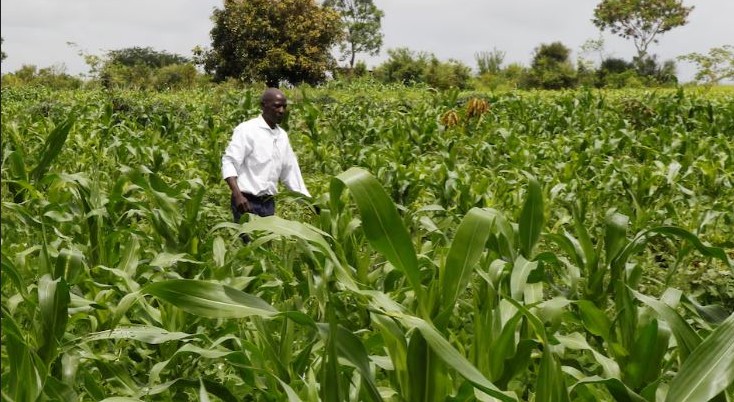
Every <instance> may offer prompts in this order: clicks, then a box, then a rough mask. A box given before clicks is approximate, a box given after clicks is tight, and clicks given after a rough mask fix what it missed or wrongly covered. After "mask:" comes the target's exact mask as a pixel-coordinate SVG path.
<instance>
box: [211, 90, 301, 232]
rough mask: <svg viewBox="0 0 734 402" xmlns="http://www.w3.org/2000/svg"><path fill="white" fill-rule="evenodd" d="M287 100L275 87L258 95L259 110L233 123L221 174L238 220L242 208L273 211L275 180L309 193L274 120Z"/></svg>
mask: <svg viewBox="0 0 734 402" xmlns="http://www.w3.org/2000/svg"><path fill="white" fill-rule="evenodd" d="M287 106H288V101H287V100H286V97H285V95H284V94H283V92H281V91H280V90H278V89H276V88H269V89H267V90H266V91H265V92H264V93H263V95H262V97H261V98H260V107H261V109H262V114H261V115H260V116H258V117H256V118H254V119H251V120H248V121H246V122H244V123H241V124H239V125H238V126H237V127H235V129H234V132H233V133H232V139H231V140H230V142H229V145H227V148H226V150H225V151H224V156H222V176H223V177H224V180H225V181H226V182H227V184H228V185H229V188H230V190H232V202H231V207H232V215H233V217H234V221H235V222H239V221H240V218H241V217H242V215H243V214H244V213H246V212H249V213H254V214H257V215H259V216H269V215H274V214H275V199H274V198H273V197H274V196H275V194H277V192H278V182H282V183H283V184H284V185H285V186H286V187H287V188H288V189H289V190H292V191H295V192H298V193H301V194H303V195H305V196H306V197H309V198H310V197H311V194H309V192H308V189H306V184H305V183H304V182H303V177H302V176H301V169H300V168H299V166H298V160H297V159H296V155H295V153H294V152H293V149H292V148H291V144H290V141H288V134H287V133H286V132H285V130H283V129H282V128H281V127H280V126H279V125H278V124H279V123H280V122H281V121H282V120H283V116H284V115H285V111H286V107H287Z"/></svg>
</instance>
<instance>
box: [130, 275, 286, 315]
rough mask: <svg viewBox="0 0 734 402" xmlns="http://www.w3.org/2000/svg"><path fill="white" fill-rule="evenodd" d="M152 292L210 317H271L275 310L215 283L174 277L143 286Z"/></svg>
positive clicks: (143, 290) (197, 313)
mask: <svg viewBox="0 0 734 402" xmlns="http://www.w3.org/2000/svg"><path fill="white" fill-rule="evenodd" d="M141 293H143V294H149V295H153V296H155V297H157V298H159V299H161V300H164V301H166V302H169V303H171V304H173V305H175V306H176V307H178V308H180V309H182V310H184V311H186V312H188V313H191V314H195V315H199V316H202V317H209V318H243V317H249V316H252V315H255V316H261V317H272V316H273V315H275V314H277V313H278V311H277V310H276V309H275V308H274V307H272V306H271V305H269V304H268V303H267V302H265V301H264V300H263V299H261V298H259V297H256V296H253V295H250V294H247V293H245V292H242V291H240V290H237V289H234V288H231V287H229V286H226V285H221V284H218V283H211V282H206V281H199V280H190V279H174V280H168V281H162V282H155V283H152V284H150V285H147V286H145V287H144V288H143V289H142V290H141Z"/></svg>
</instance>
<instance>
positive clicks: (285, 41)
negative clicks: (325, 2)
mask: <svg viewBox="0 0 734 402" xmlns="http://www.w3.org/2000/svg"><path fill="white" fill-rule="evenodd" d="M212 20H213V22H214V28H212V30H211V32H210V35H211V39H212V48H211V49H210V50H208V51H204V50H203V49H197V50H195V52H194V53H195V55H196V57H197V61H198V62H199V63H200V64H202V65H203V66H204V70H205V71H206V72H207V73H213V75H214V80H215V81H217V82H219V81H223V80H226V79H227V78H236V79H240V80H244V81H250V82H256V81H265V82H266V83H267V84H268V85H269V86H277V85H278V82H279V81H281V80H287V81H288V82H290V83H293V84H296V83H301V82H306V83H318V82H320V81H322V80H323V79H324V78H325V77H326V71H328V70H329V69H330V68H332V67H333V66H334V65H335V61H334V59H333V57H332V56H331V54H330V49H331V48H332V47H333V46H334V45H335V44H336V43H337V41H338V39H339V35H340V33H341V30H340V29H341V27H340V21H339V14H338V13H337V12H336V11H334V10H333V9H331V8H327V7H322V6H319V5H318V4H316V2H315V1H313V0H280V1H270V0H247V1H244V0H225V1H224V8H222V9H215V10H214V12H213V14H212Z"/></svg>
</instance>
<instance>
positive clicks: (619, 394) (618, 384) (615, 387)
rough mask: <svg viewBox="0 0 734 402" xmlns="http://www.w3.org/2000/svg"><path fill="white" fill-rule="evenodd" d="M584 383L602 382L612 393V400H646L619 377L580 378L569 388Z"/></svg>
mask: <svg viewBox="0 0 734 402" xmlns="http://www.w3.org/2000/svg"><path fill="white" fill-rule="evenodd" d="M584 384H603V385H604V386H605V387H606V388H607V390H608V391H609V393H610V394H612V397H614V400H615V401H618V402H647V400H646V399H645V398H643V397H642V396H640V395H639V394H637V393H636V392H635V391H633V390H631V389H630V388H629V387H628V386H627V385H625V383H623V382H622V380H620V379H619V378H601V377H599V376H591V377H587V378H582V379H581V380H579V381H578V382H576V383H574V384H573V385H572V386H571V388H570V390H571V391H572V390H573V389H574V388H576V387H577V386H579V385H584Z"/></svg>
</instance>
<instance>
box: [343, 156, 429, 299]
mask: <svg viewBox="0 0 734 402" xmlns="http://www.w3.org/2000/svg"><path fill="white" fill-rule="evenodd" d="M336 183H341V184H343V185H345V186H346V187H347V188H349V192H350V193H351V195H352V198H353V199H354V201H355V202H356V203H357V207H358V208H359V213H360V215H361V218H362V228H363V229H364V233H365V236H367V240H369V242H370V244H371V245H372V247H374V248H375V249H376V250H377V251H379V252H380V253H382V255H384V256H385V258H387V260H388V261H390V263H391V264H392V265H393V266H394V267H396V268H397V269H399V270H400V271H401V272H403V274H405V276H406V278H408V282H410V285H411V286H412V288H413V291H414V292H415V294H416V297H417V298H418V300H419V302H420V301H421V300H422V297H421V295H422V294H423V288H422V285H421V276H420V271H419V269H418V257H417V255H416V253H415V248H414V247H413V242H412V240H411V238H410V235H409V234H408V230H407V229H406V228H405V225H404V224H403V220H402V219H401V218H400V215H399V214H398V210H397V208H396V207H395V204H394V203H393V202H392V201H391V200H390V198H389V197H388V195H387V192H386V191H385V189H383V188H382V186H381V185H380V183H379V182H378V181H377V179H375V178H374V177H373V176H372V175H371V174H370V173H369V172H367V171H366V170H364V169H360V168H351V169H349V170H347V171H346V172H344V173H342V174H340V175H338V176H336V177H335V178H334V179H333V180H332V188H337V189H338V187H339V185H337V184H336ZM332 193H333V194H332V197H334V194H338V193H340V191H338V190H333V191H332ZM423 303H425V302H423ZM424 307H425V306H424Z"/></svg>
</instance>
